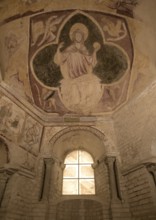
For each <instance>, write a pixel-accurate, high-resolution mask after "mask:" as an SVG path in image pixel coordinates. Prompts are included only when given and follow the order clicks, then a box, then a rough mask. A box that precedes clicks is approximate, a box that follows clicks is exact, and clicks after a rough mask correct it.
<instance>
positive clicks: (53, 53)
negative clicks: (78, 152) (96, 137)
mask: <svg viewBox="0 0 156 220" xmlns="http://www.w3.org/2000/svg"><path fill="white" fill-rule="evenodd" d="M30 29H31V31H30V50H29V65H30V71H29V78H30V84H31V90H32V93H33V98H34V102H35V104H36V105H37V106H38V107H40V108H41V109H42V110H44V111H45V112H50V113H51V112H53V113H54V112H57V113H59V114H65V113H79V114H89V113H103V112H109V111H112V110H114V109H115V108H116V107H118V106H119V105H121V104H122V103H123V102H125V101H126V97H127V90H128V85H129V79H130V74H131V66H132V62H133V48H132V43H131V38H130V35H129V31H128V27H127V23H126V21H125V20H124V19H123V18H120V17H117V16H114V15H108V14H104V13H102V12H88V11H87V12H84V11H73V10H69V11H58V12H48V13H44V14H40V15H36V16H34V17H32V18H31V20H30Z"/></svg>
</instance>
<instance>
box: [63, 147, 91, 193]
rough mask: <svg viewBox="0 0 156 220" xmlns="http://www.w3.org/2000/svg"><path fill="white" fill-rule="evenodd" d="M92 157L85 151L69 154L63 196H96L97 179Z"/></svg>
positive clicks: (64, 175)
mask: <svg viewBox="0 0 156 220" xmlns="http://www.w3.org/2000/svg"><path fill="white" fill-rule="evenodd" d="M93 163H94V161H93V158H92V156H91V155H90V154H89V153H87V152H86V151H83V150H75V151H72V152H71V153H69V154H68V155H67V156H66V158H65V160H64V164H65V169H64V172H63V195H93V194H95V179H94V170H93V168H92V164H93Z"/></svg>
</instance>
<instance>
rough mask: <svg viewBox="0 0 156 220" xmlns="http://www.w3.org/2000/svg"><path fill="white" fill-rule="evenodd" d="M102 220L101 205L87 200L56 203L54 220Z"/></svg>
mask: <svg viewBox="0 0 156 220" xmlns="http://www.w3.org/2000/svg"><path fill="white" fill-rule="evenodd" d="M73 219H74V220H81V219H85V220H90V219H92V220H102V219H103V211H102V205H101V203H99V202H97V201H93V200H89V199H75V200H66V201H62V202H60V203H58V205H57V217H56V220H73Z"/></svg>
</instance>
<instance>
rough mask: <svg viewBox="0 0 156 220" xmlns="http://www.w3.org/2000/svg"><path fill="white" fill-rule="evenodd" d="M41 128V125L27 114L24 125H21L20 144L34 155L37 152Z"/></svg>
mask: <svg viewBox="0 0 156 220" xmlns="http://www.w3.org/2000/svg"><path fill="white" fill-rule="evenodd" d="M42 128H43V126H41V125H40V124H39V123H38V122H37V121H35V120H34V119H33V118H32V117H30V116H28V115H27V117H26V120H25V125H24V127H23V132H22V136H21V141H20V145H21V146H22V147H24V148H25V149H26V150H27V151H28V152H32V153H34V154H35V155H37V154H38V152H39V148H40V141H41V135H42Z"/></svg>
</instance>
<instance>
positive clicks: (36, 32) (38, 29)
mask: <svg viewBox="0 0 156 220" xmlns="http://www.w3.org/2000/svg"><path fill="white" fill-rule="evenodd" d="M63 17H64V16H62V17H58V16H56V15H54V16H51V17H50V18H48V19H47V21H46V22H45V25H44V23H43V22H42V21H39V22H36V23H35V24H33V29H32V37H33V42H32V45H35V44H36V42H37V41H38V39H39V37H40V36H43V37H42V38H41V40H40V41H39V42H38V44H37V45H38V46H41V45H42V44H43V43H44V42H45V41H47V42H52V41H53V40H55V38H56V34H54V33H55V32H56V30H57V26H56V25H57V24H59V23H60V22H61V21H62V19H63Z"/></svg>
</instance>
